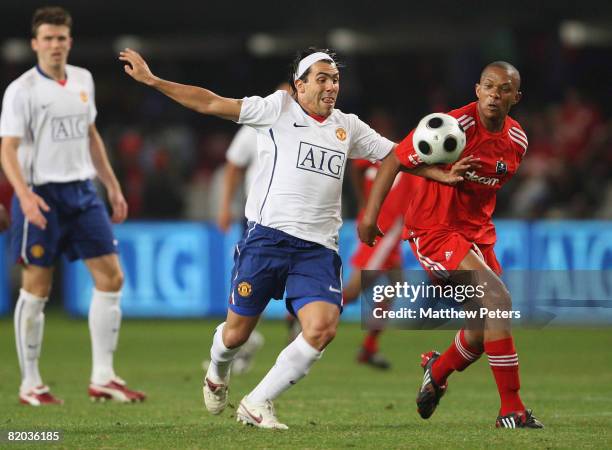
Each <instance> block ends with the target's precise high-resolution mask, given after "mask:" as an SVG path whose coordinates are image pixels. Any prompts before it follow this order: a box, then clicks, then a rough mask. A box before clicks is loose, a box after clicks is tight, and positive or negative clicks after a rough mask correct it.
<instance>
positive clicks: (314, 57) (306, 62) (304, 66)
mask: <svg viewBox="0 0 612 450" xmlns="http://www.w3.org/2000/svg"><path fill="white" fill-rule="evenodd" d="M324 59H331V61H332V63H333V64H335V62H334V60H333V58H332V57H331V56H329V55H328V54H327V53H323V52H317V53H311V54H310V55H308V56H307V57H305V58H304V59H302V60H301V61H300V63H299V64H298V69H297V72H295V77H294V80H297V79H298V78H300V77H301V76H302V75H304V72H306V71H307V70H308V68H309V67H310V66H312V65H313V64H314V63H316V62H317V61H322V60H324Z"/></svg>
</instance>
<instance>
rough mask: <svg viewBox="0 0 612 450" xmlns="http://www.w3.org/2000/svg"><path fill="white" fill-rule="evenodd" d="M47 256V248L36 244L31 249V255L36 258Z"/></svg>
mask: <svg viewBox="0 0 612 450" xmlns="http://www.w3.org/2000/svg"><path fill="white" fill-rule="evenodd" d="M44 254H45V248H44V247H43V246H42V245H40V244H34V245H33V246H31V247H30V255H32V256H33V257H34V258H42V257H43V256H44Z"/></svg>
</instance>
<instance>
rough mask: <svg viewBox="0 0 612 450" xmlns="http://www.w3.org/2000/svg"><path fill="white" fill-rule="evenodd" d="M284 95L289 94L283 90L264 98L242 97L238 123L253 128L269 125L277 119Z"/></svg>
mask: <svg viewBox="0 0 612 450" xmlns="http://www.w3.org/2000/svg"><path fill="white" fill-rule="evenodd" d="M286 95H289V94H287V92H285V91H276V92H275V93H274V94H270V95H268V96H267V97H265V98H262V97H257V96H256V97H245V98H244V99H242V108H240V117H239V118H238V123H239V124H242V125H250V126H252V127H255V128H260V127H261V128H263V127H269V126H270V125H272V124H274V123H275V122H276V121H277V120H278V117H279V116H280V113H281V110H282V108H283V103H284V101H285V96H286Z"/></svg>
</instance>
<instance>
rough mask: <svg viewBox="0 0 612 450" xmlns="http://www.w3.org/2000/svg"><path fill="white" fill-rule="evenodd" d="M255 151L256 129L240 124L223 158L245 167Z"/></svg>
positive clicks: (249, 162)
mask: <svg viewBox="0 0 612 450" xmlns="http://www.w3.org/2000/svg"><path fill="white" fill-rule="evenodd" d="M256 152H257V131H255V130H254V129H253V128H251V127H247V126H242V127H241V128H240V129H239V130H238V132H237V133H236V135H235V136H234V139H232V142H231V144H230V146H229V148H228V149H227V153H226V154H225V158H226V159H227V160H228V161H229V162H231V163H233V164H235V165H236V166H238V167H242V168H247V167H248V166H249V165H250V164H251V162H252V161H253V160H254V156H255V153H256Z"/></svg>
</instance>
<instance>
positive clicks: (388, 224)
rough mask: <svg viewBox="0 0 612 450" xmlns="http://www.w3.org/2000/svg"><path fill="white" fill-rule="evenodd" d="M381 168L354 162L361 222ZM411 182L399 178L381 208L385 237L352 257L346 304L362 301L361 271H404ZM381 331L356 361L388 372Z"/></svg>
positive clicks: (373, 334)
mask: <svg viewBox="0 0 612 450" xmlns="http://www.w3.org/2000/svg"><path fill="white" fill-rule="evenodd" d="M379 167H380V163H379V162H375V163H372V162H370V161H368V160H365V159H356V160H353V165H352V169H353V170H352V171H351V179H352V181H353V185H354V187H355V191H356V193H357V196H358V203H359V204H360V206H361V210H360V212H359V215H358V217H357V221H358V222H359V220H360V219H361V217H362V216H363V212H364V207H365V201H366V200H367V198H368V196H369V195H370V191H371V189H372V184H373V182H374V178H375V177H376V173H377V172H378V168H379ZM410 178H412V177H411V176H410V175H408V174H401V173H400V174H398V175H397V176H396V178H395V181H394V182H393V186H392V187H391V190H390V192H389V195H388V196H387V198H386V199H385V201H384V203H383V205H382V207H381V210H380V214H379V216H378V224H379V226H380V228H381V230H382V231H383V232H384V233H385V236H384V237H383V238H382V239H381V240H380V241H378V242H377V243H376V245H375V246H374V247H370V246H369V245H366V244H364V243H362V242H360V243H359V245H358V247H357V250H356V251H355V253H354V254H353V257H352V258H351V265H352V266H353V269H354V270H353V272H352V274H351V277H350V278H349V281H348V283H347V284H346V286H345V287H344V289H343V292H342V297H343V299H344V304H348V303H352V302H354V301H355V300H357V299H358V298H359V294H360V293H361V287H362V279H361V271H362V270H385V271H394V270H397V271H399V270H401V268H402V256H401V234H402V226H403V223H404V221H403V216H404V212H405V208H406V207H405V203H404V201H403V200H404V199H405V198H406V196H408V195H409V193H410V187H409V185H410ZM395 274H397V272H395V273H394V272H390V273H389V276H390V277H393V276H394V275H395ZM391 281H393V282H395V281H401V280H399V279H398V280H391ZM381 331H382V330H381V329H380V327H373V328H372V329H370V330H369V331H368V333H367V334H366V336H365V338H364V340H363V343H362V344H361V349H360V350H359V354H358V355H357V361H358V362H360V363H363V364H368V365H371V366H373V367H376V368H379V369H388V368H389V367H390V366H391V364H390V363H389V361H388V360H387V359H386V358H385V357H384V356H383V355H382V354H381V353H379V351H378V337H379V335H380V332H381Z"/></svg>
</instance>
